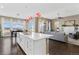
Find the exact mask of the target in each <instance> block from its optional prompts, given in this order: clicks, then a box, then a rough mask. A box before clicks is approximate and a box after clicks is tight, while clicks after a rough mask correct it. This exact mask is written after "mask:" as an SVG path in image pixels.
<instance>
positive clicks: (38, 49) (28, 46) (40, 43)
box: [17, 33, 49, 55]
mask: <svg viewBox="0 0 79 59" xmlns="http://www.w3.org/2000/svg"><path fill="white" fill-rule="evenodd" d="M33 35H34V36H33ZM33 35H30V36H29V35H24V34H21V33H17V43H18V44H19V45H20V46H21V48H22V49H23V50H24V52H25V53H26V54H27V55H45V54H48V51H47V50H48V49H49V47H48V44H47V39H46V37H45V36H44V35H45V34H44V35H41V36H39V35H38V34H37V33H36V34H35V33H34V34H33ZM35 35H37V36H38V37H37V36H36V37H35ZM39 37H40V38H41V39H38V38H39ZM44 37H45V38H44Z"/></svg>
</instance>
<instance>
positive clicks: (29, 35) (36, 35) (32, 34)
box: [19, 32, 53, 40]
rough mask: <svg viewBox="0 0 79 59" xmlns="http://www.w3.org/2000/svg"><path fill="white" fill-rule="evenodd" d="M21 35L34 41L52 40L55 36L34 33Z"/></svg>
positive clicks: (21, 33)
mask: <svg viewBox="0 0 79 59" xmlns="http://www.w3.org/2000/svg"><path fill="white" fill-rule="evenodd" d="M19 34H20V35H24V36H25V37H28V38H30V39H33V40H39V39H44V38H50V37H51V36H53V35H49V34H43V33H36V32H32V33H31V34H24V33H23V32H20V33H19Z"/></svg>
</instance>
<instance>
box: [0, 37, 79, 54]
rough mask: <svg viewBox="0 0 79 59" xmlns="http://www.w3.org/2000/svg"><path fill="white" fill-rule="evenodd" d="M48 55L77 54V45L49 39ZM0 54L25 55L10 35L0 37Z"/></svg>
mask: <svg viewBox="0 0 79 59" xmlns="http://www.w3.org/2000/svg"><path fill="white" fill-rule="evenodd" d="M49 42H50V43H49V54H50V55H79V46H76V45H73V44H68V43H64V42H59V41H55V40H52V39H50V41H49ZM0 55H25V54H24V52H23V51H22V50H21V48H20V47H19V46H18V45H15V39H13V43H12V41H11V38H10V37H5V38H0Z"/></svg>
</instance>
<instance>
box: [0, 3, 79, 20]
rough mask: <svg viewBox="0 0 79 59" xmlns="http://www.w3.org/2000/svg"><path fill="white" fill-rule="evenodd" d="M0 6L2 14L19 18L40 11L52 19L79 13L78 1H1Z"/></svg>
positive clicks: (0, 13) (33, 14)
mask: <svg viewBox="0 0 79 59" xmlns="http://www.w3.org/2000/svg"><path fill="white" fill-rule="evenodd" d="M0 7H1V8H0V15H3V16H12V17H19V18H25V17H26V16H33V17H34V16H35V13H36V12H38V11H40V12H41V14H42V16H43V17H46V18H51V19H52V18H56V17H58V16H61V17H63V16H70V15H75V14H79V4H77V3H69V4H68V3H30V4H29V3H0ZM3 7H4V8H3ZM18 13H19V15H18V16H17V14H18Z"/></svg>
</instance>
